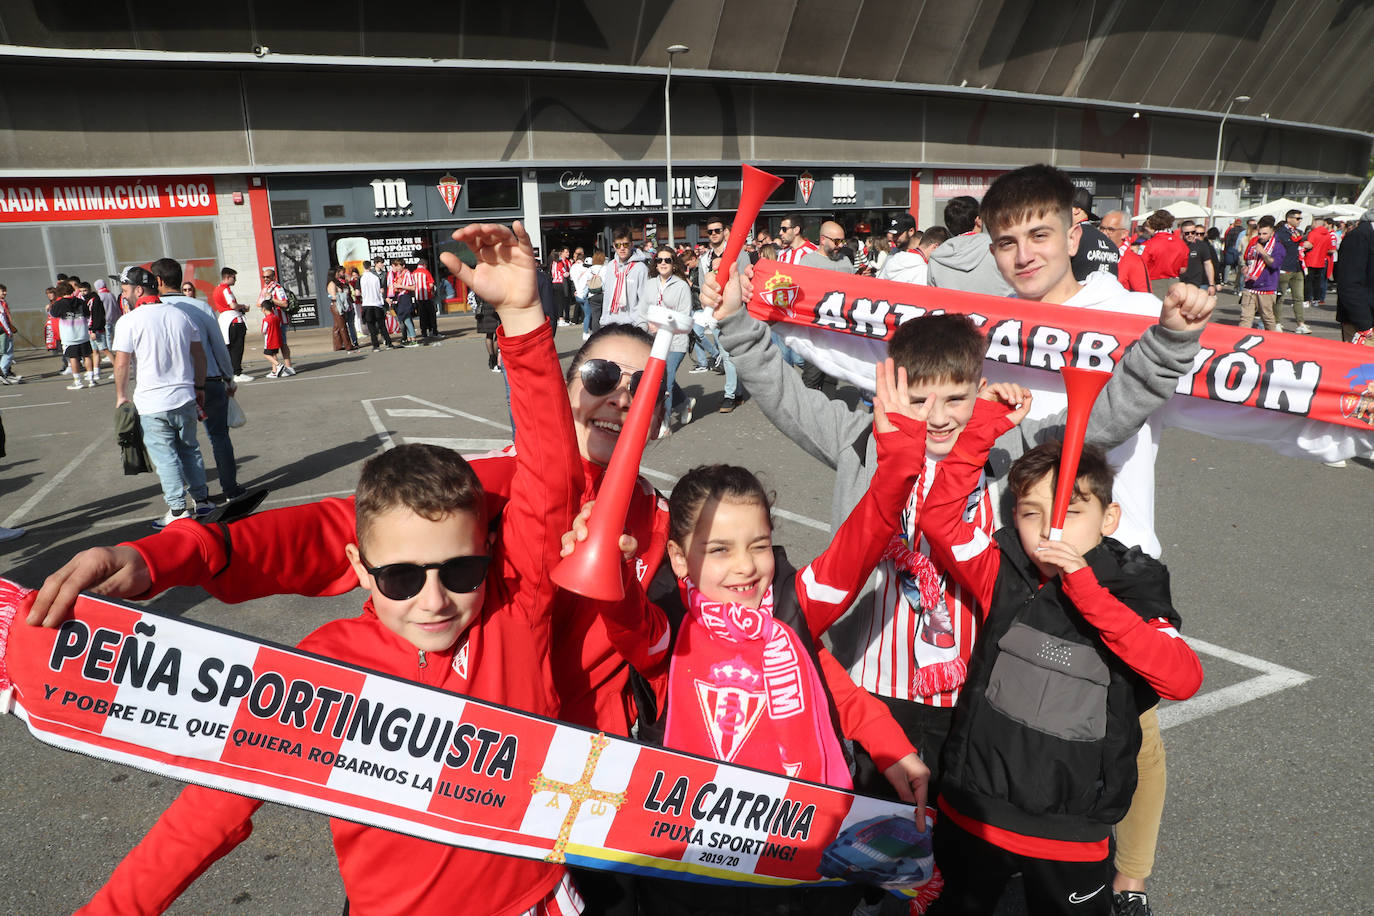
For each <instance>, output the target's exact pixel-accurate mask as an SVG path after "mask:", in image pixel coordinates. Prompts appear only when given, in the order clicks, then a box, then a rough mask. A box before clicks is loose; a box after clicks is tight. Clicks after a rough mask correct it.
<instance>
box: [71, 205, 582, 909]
mask: <svg viewBox="0 0 1374 916" xmlns="http://www.w3.org/2000/svg"><path fill="white" fill-rule="evenodd" d="M455 237H456V238H457V237H461V238H462V239H463V241H465V242H467V243H468V244H469V245H470V246H471V247H472V248H473V249H474V250H475V251H477V252H478V253H479V261H478V265H479V266H478V267H477V268H476V269H473V268H469V267H466V265H459V266H458V268H457V269H456V270H455V273H457V274H458V276H459V278H460V279H461V280H462V281H463V282H465V283H467V284H468V285H469V286H470V287H472V288H473V289H475V290H477V291H478V293H479V294H480V295H481V296H482V298H483V299H485V300H486V301H488V302H490V303H491V304H492V305H493V306H495V308H496V310H497V312H498V313H500V315H501V321H502V328H501V330H500V331H499V332H498V333H499V334H500V335H501V336H502V337H503V338H504V339H503V341H502V353H503V354H504V355H505V360H506V373H507V378H508V379H509V381H510V390H511V411H512V413H513V414H514V416H515V429H516V445H517V449H516V455H517V465H516V469H515V472H514V473H515V477H514V480H513V482H512V487H511V498H510V501H509V502H508V503H507V504H506V506H505V509H504V511H503V512H502V514H501V522H500V530H499V532H497V533H491V532H490V531H489V529H488V524H487V523H488V519H487V517H486V509H485V499H484V495H483V492H482V485H481V483H480V482H479V481H478V478H477V476H476V474H475V473H474V472H473V470H472V468H471V467H470V466H469V465H468V463H467V462H466V461H464V460H463V459H462V457H460V456H459V455H458V454H457V453H456V452H453V451H451V450H449V449H445V448H440V447H437V446H431V445H402V446H399V447H397V448H395V449H392V450H391V451H388V452H384V453H382V454H381V455H378V456H376V457H374V458H372V459H371V460H369V461H368V462H367V463H366V464H365V465H364V466H363V470H362V474H361V476H360V478H359V481H358V492H357V500H356V515H357V543H356V544H349V545H347V546H346V547H345V548H344V552H345V554H346V555H347V557H348V560H349V562H350V564H351V565H352V566H353V569H354V571H355V572H356V574H357V577H358V581H359V582H361V584H362V585H363V587H364V588H367V589H369V590H370V591H371V592H372V595H371V597H370V598H369V599H368V601H367V603H366V605H364V608H363V613H362V614H361V615H360V616H358V617H355V618H353V619H350V620H339V621H334V622H331V623H328V624H325V625H324V626H323V627H320V628H319V629H318V630H316V631H315V632H314V633H312V634H311V635H310V636H308V637H306V639H305V640H304V641H303V642H302V643H301V647H302V648H304V649H308V650H310V651H311V652H314V653H317V654H319V655H323V656H328V657H331V658H337V659H340V660H342V661H345V662H348V663H350V664H355V665H359V666H362V667H364V668H368V669H371V670H374V671H380V672H383V673H387V674H391V675H394V676H400V677H406V678H409V679H411V680H414V681H418V682H420V683H422V684H425V685H426V686H430V687H435V688H439V689H442V690H447V691H451V692H454V693H461V694H464V695H468V696H473V697H477V698H479V699H483V700H489V701H493V702H496V703H501V704H505V705H507V706H512V707H515V708H517V709H523V710H527V711H529V712H533V713H535V714H538V715H544V716H550V717H552V716H555V715H556V714H557V711H558V702H557V698H556V695H555V693H554V688H553V685H552V674H551V672H550V667H549V624H550V613H549V609H550V605H551V602H552V600H553V596H554V593H555V591H556V589H555V588H554V586H553V585H552V583H551V582H550V581H549V577H548V570H550V569H552V568H553V566H554V565H555V564H556V563H557V561H558V559H559V548H560V538H561V536H562V534H563V532H565V531H566V530H568V529H570V528H571V527H572V520H573V516H574V515H575V514H576V511H577V509H578V507H579V505H580V503H581V486H582V481H583V471H582V463H581V460H580V458H579V455H578V451H577V447H576V440H575V436H574V430H573V419H572V411H571V408H570V407H569V406H568V402H567V400H566V399H563V398H560V399H557V403H555V404H552V405H550V404H549V403H548V398H547V397H546V395H545V394H544V393H545V392H548V391H550V390H552V389H554V388H556V387H558V385H559V384H560V383H561V381H562V380H561V377H560V376H561V373H560V369H559V364H558V354H557V353H556V351H555V350H554V344H553V332H552V329H551V327H550V325H549V324H548V322H547V321H545V319H544V315H543V311H542V309H541V307H540V301H539V297H538V294H537V291H536V289H535V279H534V255H533V252H532V250H531V248H530V242H529V237H528V236H527V235H525V233H524V231H523V229H522V227H521V225H520V224H519V223H516V224H515V231H514V232H512V231H511V230H508V229H506V228H505V227H503V226H495V225H481V226H470V227H467V228H466V229H464V230H461V231H460V233H458V234H455ZM488 252H491V255H490V256H489V255H488V254H487V253H488ZM447 266H448V267H449V268H450V269H454V265H453V264H448V265H447ZM187 524H191V523H189V522H188V523H187ZM225 536H226V537H228V532H227V530H226V532H225ZM298 560H299V561H300V562H309V560H308V559H306V558H298ZM321 562H324V561H323V560H321ZM489 566H490V572H488V567H489ZM431 573H432V574H431ZM261 804H262V802H260V801H257V800H255V799H250V798H243V797H241V796H237V795H232V794H229V793H225V792H219V791H213V790H209V789H204V788H201V787H198V786H192V787H189V788H187V789H186V790H185V791H183V792H182V794H181V796H180V797H179V798H178V799H177V800H176V801H175V802H174V803H173V804H172V806H171V807H170V808H168V810H167V811H166V813H164V814H163V816H162V817H161V819H160V820H159V821H158V822H157V824H156V825H155V826H154V827H153V829H152V831H151V832H150V833H149V834H148V836H147V837H145V838H144V840H143V841H142V842H141V843H140V844H139V845H138V846H137V847H136V848H135V849H134V851H133V852H131V853H130V854H129V855H128V856H127V857H126V858H125V859H124V861H123V862H122V863H121V864H120V865H119V867H118V868H117V869H116V870H115V873H114V875H113V876H112V877H111V879H110V881H109V882H108V883H107V884H106V885H105V887H103V888H102V889H101V890H100V891H99V893H97V894H96V896H95V898H94V899H93V900H92V901H91V902H90V903H89V904H88V905H87V906H86V907H85V908H83V909H82V910H80V912H81V913H84V914H95V913H102V914H104V913H109V914H121V916H128V914H142V913H160V912H162V911H163V910H164V909H165V908H166V907H167V906H169V905H170V904H171V902H172V901H173V900H175V899H176V896H177V895H178V894H180V893H181V891H183V890H184V889H185V888H186V887H187V886H188V885H189V884H190V883H191V881H192V880H194V879H195V877H196V876H198V875H199V874H200V873H201V872H202V871H204V870H205V869H206V868H208V867H209V866H210V864H211V863H213V862H214V861H215V860H216V859H218V858H219V857H220V856H222V855H224V854H225V853H227V852H229V851H230V850H231V849H233V848H234V847H235V846H236V845H238V843H240V842H242V841H243V840H244V839H246V838H247V837H248V835H249V833H250V832H251V831H252V823H251V820H250V818H251V816H252V814H253V812H254V811H256V810H257V809H258V807H259V806H260V805H261ZM330 829H331V831H332V832H333V835H334V848H335V852H336V854H337V856H338V860H339V871H340V874H341V876H342V878H343V884H344V890H345V892H346V893H347V895H348V900H349V905H350V907H351V909H352V910H353V911H354V912H357V913H369V914H395V916H401V914H405V916H439V914H449V913H452V912H453V911H454V907H455V905H456V904H455V901H461V902H462V907H463V908H464V909H465V910H468V911H471V912H475V913H497V912H500V913H508V914H511V916H517V914H518V916H569V914H576V913H578V912H580V911H581V909H582V901H581V898H580V897H579V896H578V894H577V891H576V889H575V888H574V887H573V885H572V882H571V879H570V878H569V876H568V873H567V871H566V870H565V869H564V868H563V867H562V866H561V865H553V864H549V863H546V862H542V861H531V860H526V859H516V858H509V857H505V856H498V855H493V854H490V853H483V852H477V851H474V850H467V849H459V848H456V847H451V846H445V845H443V844H439V843H433V842H429V841H426V840H419V839H416V838H414V837H409V836H405V835H402V834H399V833H393V832H391V831H388V830H382V829H380V828H376V827H366V826H362V825H359V824H354V823H350V822H347V821H342V820H338V819H331V820H330Z"/></svg>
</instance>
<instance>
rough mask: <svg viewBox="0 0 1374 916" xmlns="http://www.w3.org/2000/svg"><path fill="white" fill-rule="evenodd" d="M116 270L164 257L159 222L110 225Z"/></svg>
mask: <svg viewBox="0 0 1374 916" xmlns="http://www.w3.org/2000/svg"><path fill="white" fill-rule="evenodd" d="M110 245H111V247H112V248H113V250H114V260H115V265H116V267H115V270H123V269H124V268H125V267H128V266H129V265H130V264H147V263H149V262H150V261H156V260H157V259H158V258H160V257H162V232H161V230H160V229H159V227H158V224H157V223H116V224H113V225H111V226H110Z"/></svg>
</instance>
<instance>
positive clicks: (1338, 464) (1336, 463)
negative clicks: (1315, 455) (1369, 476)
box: [1322, 458, 1345, 468]
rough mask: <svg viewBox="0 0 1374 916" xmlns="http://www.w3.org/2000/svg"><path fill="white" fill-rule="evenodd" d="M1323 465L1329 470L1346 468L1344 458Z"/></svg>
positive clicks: (1325, 462)
mask: <svg viewBox="0 0 1374 916" xmlns="http://www.w3.org/2000/svg"><path fill="white" fill-rule="evenodd" d="M1322 464H1324V465H1326V466H1327V467H1329V468H1343V467H1345V459H1344V458H1342V459H1341V460H1340V461H1323V462H1322Z"/></svg>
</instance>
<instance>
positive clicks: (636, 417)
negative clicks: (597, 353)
mask: <svg viewBox="0 0 1374 916" xmlns="http://www.w3.org/2000/svg"><path fill="white" fill-rule="evenodd" d="M646 317H647V318H648V320H649V321H650V322H651V323H652V324H656V325H658V333H657V334H656V335H655V336H654V347H653V350H652V351H650V353H649V361H648V362H647V363H645V365H644V375H643V377H642V378H640V381H639V387H638V388H637V389H636V390H635V397H634V401H633V402H632V403H631V404H630V412H629V413H628V414H627V415H626V417H625V425H624V426H622V427H621V428H620V436H619V437H617V439H616V442H615V451H614V452H612V453H611V463H610V464H608V465H606V473H605V474H604V475H602V477H601V488H600V489H599V490H598V491H597V494H596V505H595V506H593V507H592V514H591V516H590V517H589V518H588V519H587V539H586V540H585V541H582V542H581V543H580V544H578V545H577V547H576V548H575V549H574V550H573V552H572V553H570V554H568V555H567V556H566V557H564V558H563V559H562V560H560V561H559V562H558V565H557V566H555V567H554V568H553V572H552V573H551V574H550V578H552V579H553V583H554V584H555V585H557V586H558V587H559V588H563V589H566V590H568V591H570V592H573V593H575V594H578V595H582V596H584V597H587V598H593V599H596V600H597V601H619V600H620V599H621V598H623V597H625V588H624V586H623V585H622V584H621V581H620V564H621V559H622V558H621V554H620V535H621V532H623V531H624V530H625V517H626V516H627V515H628V514H629V512H630V497H631V496H633V495H634V488H635V479H636V478H638V477H639V460H640V458H642V457H643V455H644V446H645V443H646V442H647V441H648V438H649V424H650V423H652V422H653V418H654V408H655V407H657V406H658V405H659V403H661V402H662V401H663V395H662V392H661V391H660V390H659V389H660V388H661V386H662V383H663V372H664V364H665V361H666V360H667V358H668V349H669V347H670V346H671V345H672V342H673V335H674V334H686V333H687V332H688V331H690V330H691V329H692V319H691V318H690V317H689V316H687V315H680V314H678V313H677V312H673V311H671V310H669V309H666V308H664V307H663V306H654V307H653V308H651V309H649V311H648V313H647V315H646Z"/></svg>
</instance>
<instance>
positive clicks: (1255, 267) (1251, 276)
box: [1245, 235, 1278, 280]
mask: <svg viewBox="0 0 1374 916" xmlns="http://www.w3.org/2000/svg"><path fill="white" fill-rule="evenodd" d="M1276 242H1278V236H1276V235H1271V236H1269V242H1268V244H1264V245H1261V244H1260V240H1259V236H1256V237H1255V238H1254V239H1252V240H1251V242H1250V247H1249V248H1247V249H1246V250H1245V254H1246V260H1247V262H1248V263H1247V264H1246V265H1245V279H1247V280H1258V279H1259V278H1260V274H1262V273H1264V271H1265V270H1266V269H1267V268H1268V267H1269V264H1268V263H1267V262H1266V261H1265V260H1264V258H1262V257H1260V256H1259V255H1258V254H1256V255H1255V258H1254V260H1250V258H1249V255H1250V251H1251V250H1252V249H1255V248H1263V249H1264V253H1265V254H1267V255H1268V256H1269V259H1270V260H1271V261H1272V260H1273V259H1274V245H1275V243H1276Z"/></svg>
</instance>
